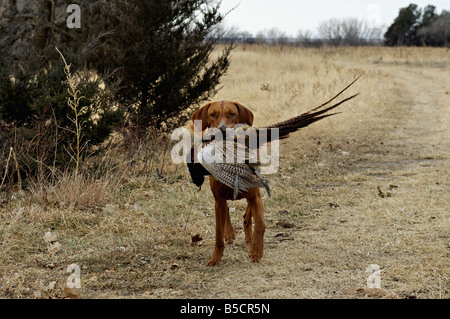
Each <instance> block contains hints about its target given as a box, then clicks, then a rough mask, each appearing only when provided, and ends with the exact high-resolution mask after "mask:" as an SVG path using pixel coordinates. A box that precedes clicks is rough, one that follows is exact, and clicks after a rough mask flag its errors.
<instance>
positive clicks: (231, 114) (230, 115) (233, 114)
mask: <svg viewBox="0 0 450 319" xmlns="http://www.w3.org/2000/svg"><path fill="white" fill-rule="evenodd" d="M235 115H236V114H235V113H228V117H233V116H235Z"/></svg>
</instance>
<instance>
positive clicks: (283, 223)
mask: <svg viewBox="0 0 450 319" xmlns="http://www.w3.org/2000/svg"><path fill="white" fill-rule="evenodd" d="M277 226H280V227H283V228H294V227H295V224H294V223H293V222H291V221H288V220H280V221H278V222H277Z"/></svg>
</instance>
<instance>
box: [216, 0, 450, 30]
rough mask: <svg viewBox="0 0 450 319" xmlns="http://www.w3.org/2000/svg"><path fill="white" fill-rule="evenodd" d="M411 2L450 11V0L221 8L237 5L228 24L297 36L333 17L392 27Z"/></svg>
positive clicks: (280, 2) (239, 1) (230, 1)
mask: <svg viewBox="0 0 450 319" xmlns="http://www.w3.org/2000/svg"><path fill="white" fill-rule="evenodd" d="M410 3H415V4H417V5H418V6H419V7H420V8H423V7H425V6H426V5H428V4H432V5H434V6H436V8H437V12H438V13H441V11H442V9H446V10H450V1H449V0H308V1H305V0H222V6H221V11H222V12H227V11H229V10H231V9H232V8H233V7H236V6H237V7H236V8H235V9H234V10H233V11H232V12H230V13H229V14H228V16H227V18H226V20H225V24H226V26H227V27H230V26H237V27H239V29H240V30H242V31H244V30H246V31H249V32H251V33H252V34H253V35H255V34H256V33H257V32H258V31H262V30H269V29H271V28H273V27H276V28H278V29H279V30H280V31H284V32H286V33H287V34H288V35H289V36H296V35H297V33H298V31H299V30H300V29H302V30H305V29H307V30H310V31H312V32H314V33H315V32H316V29H317V26H318V25H319V23H320V22H322V21H326V20H329V19H331V18H350V17H351V18H359V19H365V20H367V21H368V22H369V23H371V24H372V25H373V26H375V25H376V26H383V25H384V26H385V27H388V26H389V25H390V24H391V23H392V22H393V21H394V19H395V17H396V16H397V14H398V11H399V9H400V8H403V7H407V6H408V5H409V4H410Z"/></svg>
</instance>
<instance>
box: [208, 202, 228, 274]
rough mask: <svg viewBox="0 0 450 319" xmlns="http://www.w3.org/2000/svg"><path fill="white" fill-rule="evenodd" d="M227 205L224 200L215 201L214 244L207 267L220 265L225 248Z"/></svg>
mask: <svg viewBox="0 0 450 319" xmlns="http://www.w3.org/2000/svg"><path fill="white" fill-rule="evenodd" d="M227 211H228V205H227V201H226V200H216V244H215V246H214V253H213V255H212V257H211V260H210V261H209V262H208V266H216V265H218V264H219V263H220V261H221V260H222V256H223V250H224V248H225V242H224V240H223V238H224V232H225V222H226V218H227Z"/></svg>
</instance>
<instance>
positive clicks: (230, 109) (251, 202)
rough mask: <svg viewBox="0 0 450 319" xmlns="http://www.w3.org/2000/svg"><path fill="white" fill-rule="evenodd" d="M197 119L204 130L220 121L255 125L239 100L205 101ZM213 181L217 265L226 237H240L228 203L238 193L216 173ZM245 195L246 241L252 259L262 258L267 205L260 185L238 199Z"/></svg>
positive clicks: (214, 260)
mask: <svg viewBox="0 0 450 319" xmlns="http://www.w3.org/2000/svg"><path fill="white" fill-rule="evenodd" d="M195 120H201V121H202V131H204V130H205V129H206V128H208V127H211V126H212V127H218V126H219V125H220V123H224V124H226V125H227V126H231V127H232V126H233V125H234V124H248V125H253V113H252V112H251V111H250V110H248V109H247V108H246V107H244V106H242V105H241V104H239V103H236V102H228V101H221V102H212V103H208V104H206V105H204V106H203V107H201V108H200V109H199V110H197V111H196V112H195V113H194V114H193V115H192V123H193V122H194V121H195ZM209 182H210V186H211V190H212V193H213V195H214V199H215V202H216V203H215V214H216V243H215V246H214V253H213V255H212V257H211V260H210V261H209V262H208V265H209V266H216V265H218V264H219V263H220V261H221V260H222V255H223V251H224V248H225V241H226V242H227V243H232V242H233V240H234V239H235V237H236V234H235V231H234V228H233V226H232V225H231V219H230V212H229V209H228V204H227V201H228V200H234V199H233V197H234V196H233V195H234V194H233V190H232V189H231V188H230V187H228V186H226V185H224V184H222V183H220V182H219V181H217V180H216V179H215V178H214V177H212V176H210V177H209ZM244 198H245V199H246V200H247V204H248V206H247V210H246V211H245V214H244V233H245V244H246V245H247V247H249V248H250V251H249V255H250V257H251V259H252V261H254V262H259V261H260V259H261V257H262V255H263V250H264V231H265V224H264V208H263V203H262V200H261V195H260V192H259V188H258V187H255V188H251V189H249V190H248V191H247V192H242V193H239V195H238V197H237V198H236V200H240V199H244ZM252 219H253V220H254V221H255V228H254V231H252ZM224 240H225V241H224Z"/></svg>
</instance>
